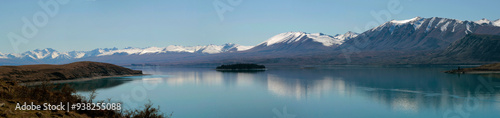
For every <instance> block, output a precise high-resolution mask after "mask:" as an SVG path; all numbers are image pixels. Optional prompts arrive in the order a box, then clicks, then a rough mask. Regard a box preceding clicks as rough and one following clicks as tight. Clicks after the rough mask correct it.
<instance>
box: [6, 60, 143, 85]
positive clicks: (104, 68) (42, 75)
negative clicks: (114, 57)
mask: <svg viewBox="0 0 500 118" xmlns="http://www.w3.org/2000/svg"><path fill="white" fill-rule="evenodd" d="M117 75H142V71H138V70H131V69H128V68H125V67H121V66H116V65H113V64H108V63H99V62H88V61H87V62H75V63H70V64H65V65H24V66H0V79H2V80H16V81H21V82H32V81H40V80H71V79H77V78H90V77H101V76H117Z"/></svg>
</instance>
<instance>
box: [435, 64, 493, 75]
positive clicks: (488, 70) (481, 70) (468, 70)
mask: <svg viewBox="0 0 500 118" xmlns="http://www.w3.org/2000/svg"><path fill="white" fill-rule="evenodd" d="M445 72H446V73H500V63H495V64H487V65H482V66H479V67H475V68H460V67H458V68H457V69H455V70H449V71H445Z"/></svg>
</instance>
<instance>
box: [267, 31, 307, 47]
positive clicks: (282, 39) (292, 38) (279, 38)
mask: <svg viewBox="0 0 500 118" xmlns="http://www.w3.org/2000/svg"><path fill="white" fill-rule="evenodd" d="M305 34H306V33H304V32H287V33H281V34H278V35H275V36H273V37H271V38H269V39H268V40H267V41H265V42H264V43H265V44H266V46H271V45H274V44H276V43H293V42H296V41H299V40H300V39H301V38H302V37H304V36H305Z"/></svg>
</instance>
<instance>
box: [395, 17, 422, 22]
mask: <svg viewBox="0 0 500 118" xmlns="http://www.w3.org/2000/svg"><path fill="white" fill-rule="evenodd" d="M419 19H420V17H415V18H412V19H407V20H392V21H390V22H391V23H394V24H406V23H410V22H414V21H417V20H419Z"/></svg>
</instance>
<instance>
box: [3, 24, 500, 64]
mask: <svg viewBox="0 0 500 118" xmlns="http://www.w3.org/2000/svg"><path fill="white" fill-rule="evenodd" d="M478 34H480V35H478ZM489 35H500V19H499V20H495V21H490V20H487V19H481V20H479V21H461V20H457V19H449V18H440V17H432V18H421V17H415V18H412V19H408V20H392V21H388V22H386V23H384V24H382V25H380V26H378V27H375V28H373V29H370V30H368V31H365V32H363V33H361V34H358V33H354V32H347V33H345V34H337V35H327V34H323V33H305V32H286V33H281V34H278V35H276V36H274V37H271V38H269V39H268V40H266V41H264V42H262V43H260V44H258V45H255V46H242V45H238V44H232V43H227V44H223V45H207V46H191V47H188V46H177V45H170V46H167V47H147V48H132V47H129V48H124V49H117V48H99V49H94V50H91V51H71V52H58V51H56V50H54V49H51V48H47V49H37V50H33V51H28V52H24V53H20V54H3V53H0V64H2V65H23V64H40V63H50V64H62V63H70V62H75V61H99V62H108V63H114V64H122V65H128V64H155V65H217V64H221V63H238V62H245V63H262V64H278V65H283V64H285V65H287V64H291V63H292V64H293V65H304V64H476V63H490V62H496V61H495V60H500V57H497V56H490V55H492V54H497V53H498V51H487V50H495V49H496V50H498V49H497V48H496V47H495V46H492V45H497V42H498V41H499V40H496V39H497V38H498V37H496V36H489ZM478 40H479V41H478ZM485 42H487V43H485ZM452 44H453V45H452ZM467 45H474V46H476V48H472V47H470V46H467ZM497 47H498V46H497ZM457 51H459V52H457ZM460 52H467V53H460ZM471 52H475V53H473V54H474V55H470V54H471ZM481 52H487V53H484V55H482V53H481ZM469 55H470V56H469ZM455 56H459V57H461V58H460V59H454V60H453V61H447V60H449V58H448V57H455ZM476 57H477V58H476Z"/></svg>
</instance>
